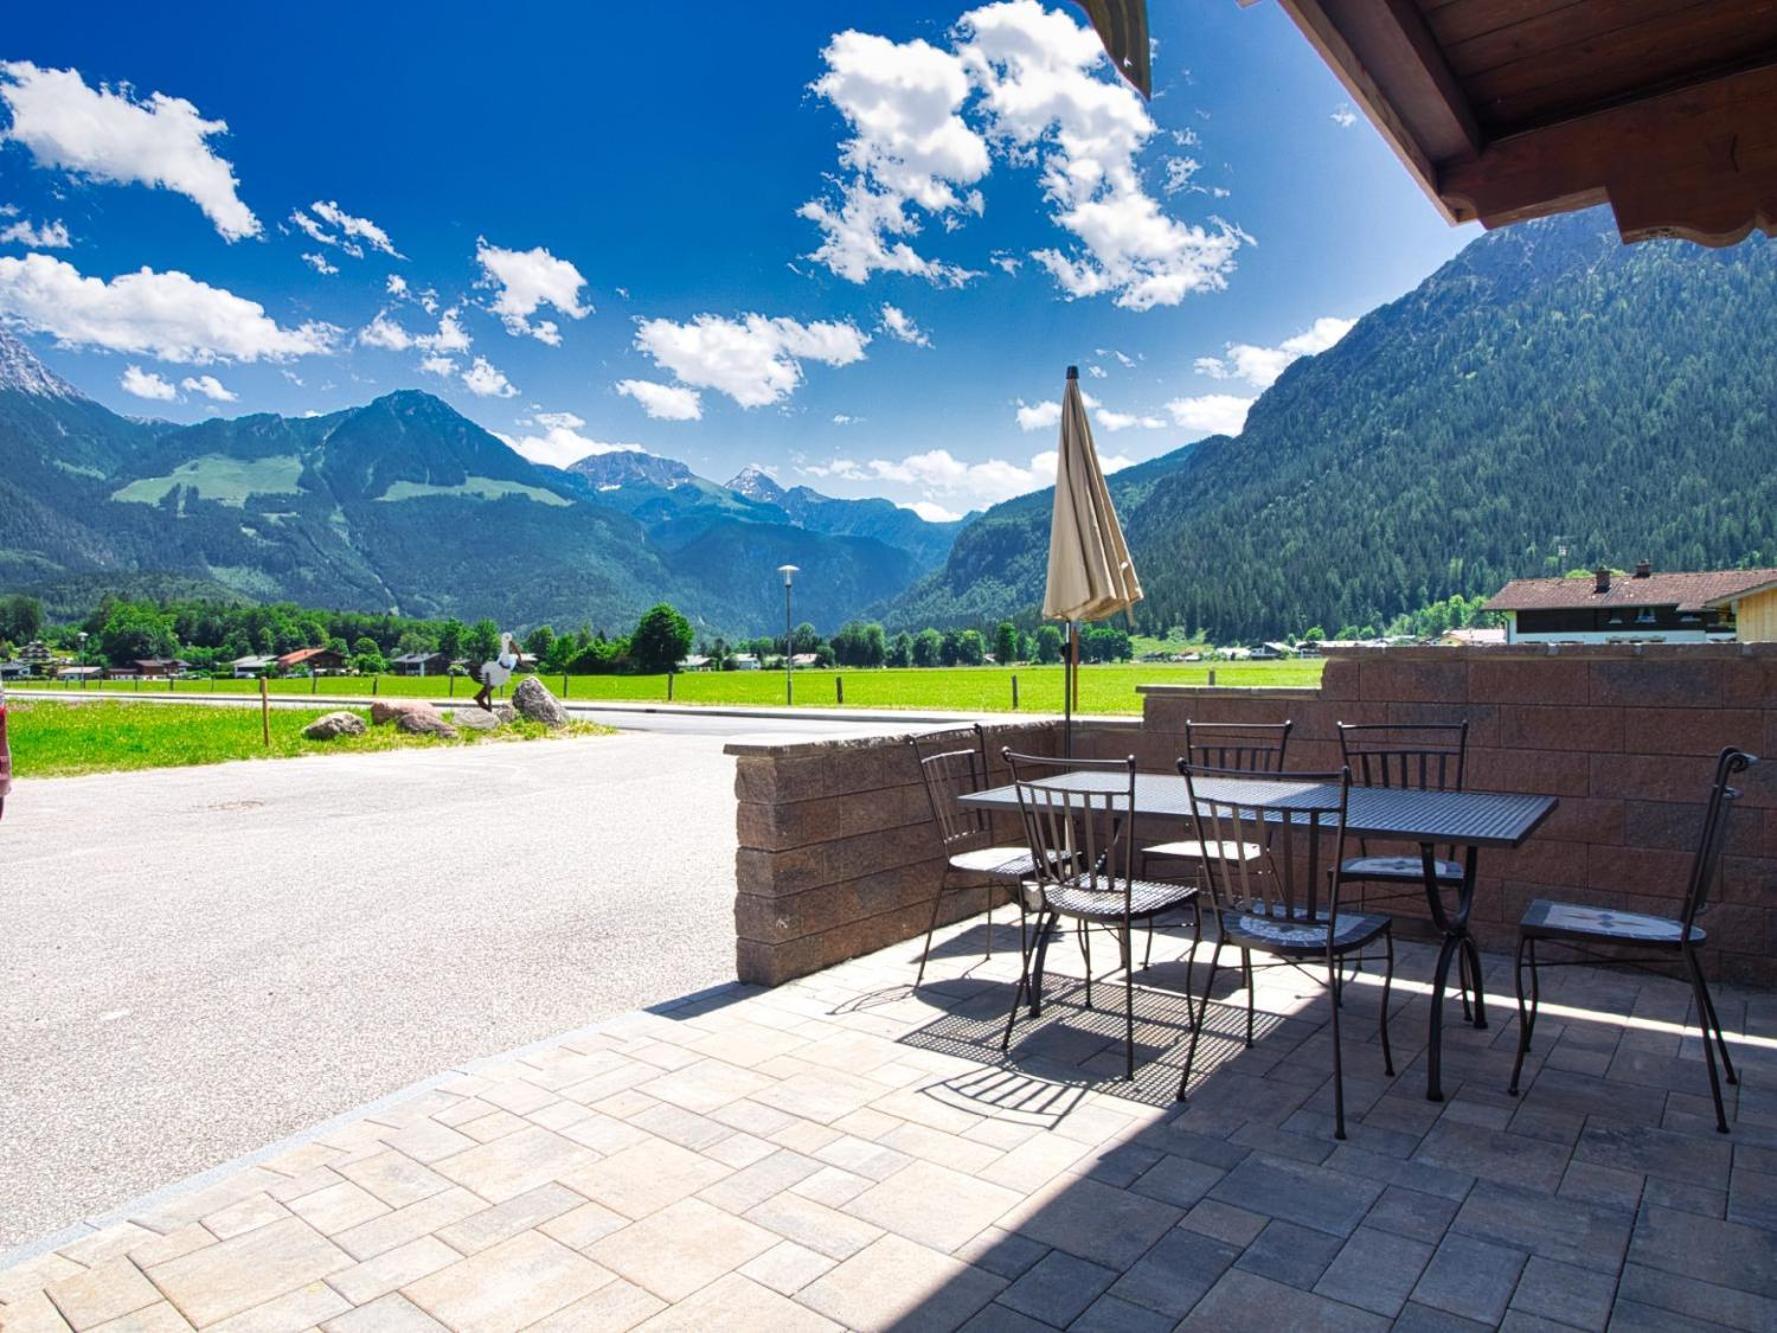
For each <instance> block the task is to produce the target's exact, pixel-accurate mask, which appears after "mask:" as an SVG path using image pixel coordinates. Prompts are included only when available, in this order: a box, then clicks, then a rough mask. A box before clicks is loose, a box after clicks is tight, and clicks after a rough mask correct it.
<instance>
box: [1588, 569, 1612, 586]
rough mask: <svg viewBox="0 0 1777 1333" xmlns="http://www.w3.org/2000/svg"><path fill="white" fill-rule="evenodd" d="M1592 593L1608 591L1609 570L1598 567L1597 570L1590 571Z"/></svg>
mask: <svg viewBox="0 0 1777 1333" xmlns="http://www.w3.org/2000/svg"><path fill="white" fill-rule="evenodd" d="M1592 591H1593V592H1609V591H1610V570H1609V569H1608V568H1606V567H1605V566H1604V565H1600V566H1598V568H1597V569H1595V570H1593V571H1592Z"/></svg>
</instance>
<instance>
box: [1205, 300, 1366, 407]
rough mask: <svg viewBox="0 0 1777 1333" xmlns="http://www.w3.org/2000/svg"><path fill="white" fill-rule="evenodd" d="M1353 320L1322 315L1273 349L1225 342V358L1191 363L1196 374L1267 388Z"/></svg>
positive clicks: (1343, 332)
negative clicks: (1296, 362) (1241, 381)
mask: <svg viewBox="0 0 1777 1333" xmlns="http://www.w3.org/2000/svg"><path fill="white" fill-rule="evenodd" d="M1356 323H1357V321H1356V320H1355V319H1338V318H1336V317H1334V316H1332V315H1323V316H1322V317H1321V318H1319V319H1317V320H1315V321H1314V323H1313V324H1311V325H1309V327H1308V328H1307V329H1305V330H1303V331H1302V332H1301V333H1298V334H1297V335H1296V336H1295V337H1293V338H1285V339H1284V340H1283V341H1282V342H1281V343H1279V344H1278V345H1277V346H1276V347H1255V346H1254V345H1253V344H1251V343H1229V344H1228V347H1227V354H1226V355H1225V356H1200V357H1198V358H1197V360H1196V361H1195V362H1194V363H1193V368H1194V369H1195V370H1196V371H1197V373H1198V374H1199V375H1207V376H1209V377H1210V378H1211V379H1215V380H1245V381H1246V382H1247V383H1248V384H1250V385H1252V386H1253V387H1254V388H1255V389H1269V388H1270V387H1271V386H1272V385H1273V384H1275V383H1277V379H1278V376H1280V375H1282V374H1283V372H1284V371H1285V370H1286V369H1288V367H1289V365H1290V363H1291V362H1293V361H1297V360H1299V359H1301V358H1302V357H1305V356H1313V355H1315V354H1316V353H1317V352H1324V351H1326V350H1327V348H1329V347H1331V346H1332V345H1333V344H1334V343H1336V342H1338V341H1339V339H1341V338H1343V337H1344V336H1345V335H1346V334H1347V333H1349V332H1350V331H1351V326H1352V325H1354V324H1356Z"/></svg>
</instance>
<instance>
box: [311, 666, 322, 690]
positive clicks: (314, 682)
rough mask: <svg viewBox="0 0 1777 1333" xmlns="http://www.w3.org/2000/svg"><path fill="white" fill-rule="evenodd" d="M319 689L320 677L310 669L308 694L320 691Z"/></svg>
mask: <svg viewBox="0 0 1777 1333" xmlns="http://www.w3.org/2000/svg"><path fill="white" fill-rule="evenodd" d="M320 689H321V678H320V677H319V676H317V675H316V674H315V673H314V672H312V671H311V672H309V693H310V694H317V693H319V692H320Z"/></svg>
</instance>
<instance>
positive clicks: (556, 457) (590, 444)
mask: <svg viewBox="0 0 1777 1333" xmlns="http://www.w3.org/2000/svg"><path fill="white" fill-rule="evenodd" d="M549 415H551V414H548V413H539V414H538V418H537V424H538V425H541V426H543V427H544V432H543V434H541V435H523V436H518V437H516V438H515V437H513V436H511V435H501V436H500V437H499V438H500V439H501V440H502V441H503V442H504V443H505V444H506V446H507V447H508V448H510V449H511V450H512V451H513V452H514V453H518V454H522V455H523V456H524V457H526V458H528V459H530V460H531V462H533V463H541V464H543V465H544V466H545V467H566V466H567V465H568V464H569V463H576V462H578V461H579V460H580V459H582V458H589V457H591V456H592V455H593V454H615V453H628V452H634V453H642V454H645V453H647V452H648V451H647V450H646V449H644V448H642V446H641V445H639V444H606V443H605V442H603V441H601V440H593V439H588V438H587V437H586V436H584V435H581V434H580V433H579V427H580V426H584V425H585V424H586V423H585V422H584V421H581V420H580V418H579V417H575V416H573V414H572V413H571V412H570V413H562V414H560V415H562V416H567V417H572V419H573V420H574V422H575V423H577V424H576V425H574V426H567V425H559V424H557V425H551V424H549V422H548V421H547V419H546V418H547V417H548V416H549ZM495 433H496V434H498V432H495Z"/></svg>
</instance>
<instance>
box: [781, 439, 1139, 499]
mask: <svg viewBox="0 0 1777 1333" xmlns="http://www.w3.org/2000/svg"><path fill="white" fill-rule="evenodd" d="M1133 461H1134V460H1133V459H1130V458H1126V457H1124V456H1123V455H1122V454H1111V455H1108V456H1107V455H1103V454H1101V455H1100V456H1099V464H1100V465H1101V466H1102V467H1103V468H1104V470H1105V472H1106V473H1107V474H1108V473H1112V472H1116V471H1119V470H1120V469H1122V468H1126V467H1128V466H1129V465H1130V464H1131V463H1132V462H1133ZM1055 463H1056V457H1055V451H1054V450H1053V449H1049V450H1045V451H1044V452H1042V453H1039V454H1033V455H1031V459H1030V462H1029V464H1028V465H1022V466H1021V465H1020V464H1017V463H1013V462H1010V461H1008V460H1006V459H1003V458H989V459H987V460H985V461H983V462H979V463H969V462H965V461H964V460H962V459H960V458H957V457H956V456H955V455H954V454H952V453H951V452H950V451H949V450H948V449H931V450H928V451H926V452H924V453H918V454H909V455H908V456H907V457H905V458H901V459H886V458H873V459H871V460H869V461H868V462H864V463H860V462H858V461H856V460H854V459H849V458H836V459H834V460H833V461H832V462H830V463H824V464H821V463H817V464H811V465H809V466H807V467H804V468H803V469H802V471H803V472H805V473H807V474H808V475H809V476H813V477H832V478H836V479H838V480H840V481H850V482H857V483H865V484H870V483H876V484H879V485H880V484H883V483H887V484H889V485H894V486H904V487H909V488H912V489H914V490H917V491H919V492H920V493H921V494H920V499H921V500H923V501H925V502H930V503H934V504H936V503H939V502H940V501H941V500H944V499H949V500H953V501H955V502H957V503H960V504H962V505H963V506H964V507H965V508H970V509H972V508H975V507H976V506H978V505H991V504H998V503H999V502H1000V501H1002V500H1010V499H1011V498H1012V497H1013V496H1015V495H1024V494H1026V493H1027V492H1029V491H1034V490H1038V489H1040V488H1041V487H1044V486H1050V485H1053V484H1054V482H1055ZM897 503H899V504H901V505H903V507H906V508H911V507H913V504H914V503H916V502H909V501H897Z"/></svg>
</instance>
